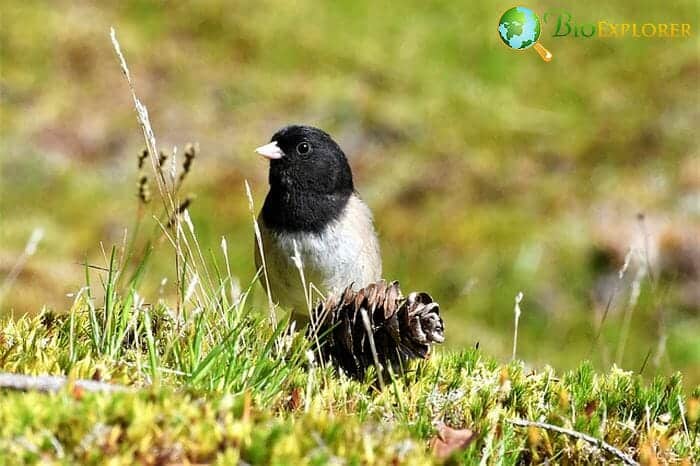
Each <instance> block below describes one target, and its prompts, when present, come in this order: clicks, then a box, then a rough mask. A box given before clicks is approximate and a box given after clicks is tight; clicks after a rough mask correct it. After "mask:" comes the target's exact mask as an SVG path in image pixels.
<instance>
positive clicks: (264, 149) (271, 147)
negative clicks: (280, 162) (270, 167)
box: [255, 141, 284, 160]
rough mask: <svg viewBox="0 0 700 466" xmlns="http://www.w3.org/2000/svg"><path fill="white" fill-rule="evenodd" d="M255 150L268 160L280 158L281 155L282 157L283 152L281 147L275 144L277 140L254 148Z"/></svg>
mask: <svg viewBox="0 0 700 466" xmlns="http://www.w3.org/2000/svg"><path fill="white" fill-rule="evenodd" d="M255 152H257V153H258V154H260V155H262V156H263V157H267V158H268V159H270V160H276V159H281V158H282V157H284V152H282V149H280V147H279V146H278V145H277V141H272V142H271V143H269V144H265V145H264V146H260V147H258V148H257V149H255Z"/></svg>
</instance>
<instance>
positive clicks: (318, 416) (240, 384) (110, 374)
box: [0, 259, 700, 465]
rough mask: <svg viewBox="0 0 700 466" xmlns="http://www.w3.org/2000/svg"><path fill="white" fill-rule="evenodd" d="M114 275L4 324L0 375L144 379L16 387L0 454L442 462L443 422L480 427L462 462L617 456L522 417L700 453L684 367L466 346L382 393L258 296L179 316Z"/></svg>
mask: <svg viewBox="0 0 700 466" xmlns="http://www.w3.org/2000/svg"><path fill="white" fill-rule="evenodd" d="M110 263H112V264H113V263H114V261H113V259H110ZM101 273H102V274H104V275H105V276H106V277H107V280H106V281H105V282H104V283H103V287H104V291H105V293H104V299H103V300H101V302H100V305H99V306H98V305H96V300H95V298H90V296H92V293H91V292H88V291H85V289H84V290H83V291H82V292H81V293H79V294H78V296H76V298H75V302H74V305H73V307H72V309H71V310H70V311H69V312H68V313H66V314H61V315H55V314H52V313H50V312H44V313H42V314H40V315H37V316H35V317H30V316H25V317H22V318H19V319H15V320H5V321H4V322H2V324H1V326H0V371H6V372H18V373H27V374H38V373H52V374H68V375H69V376H70V378H71V379H75V378H92V379H98V380H105V381H110V382H113V383H120V384H125V385H127V386H128V387H131V388H132V390H131V391H127V392H122V393H113V394H95V393H87V392H84V391H83V390H81V389H79V388H77V387H74V386H73V385H72V384H70V383H69V385H68V386H67V387H66V388H65V389H63V390H62V391H60V392H59V393H56V394H39V393H16V392H15V393H10V392H6V393H3V394H2V403H0V439H1V440H0V452H2V453H1V454H0V455H2V458H0V462H10V463H14V462H16V461H18V460H21V461H22V462H25V463H28V464H36V463H39V462H40V461H41V462H44V464H45V463H46V462H53V463H56V464H71V463H74V462H82V463H86V464H100V463H102V462H104V461H105V460H106V459H107V458H111V459H112V460H115V461H118V462H119V463H121V464H129V463H133V462H141V463H143V464H162V463H163V462H173V461H185V460H186V461H189V462H199V463H202V462H214V463H218V464H232V463H233V464H235V463H236V462H237V461H245V462H247V463H249V464H327V463H328V462H329V461H334V459H340V458H342V459H343V460H344V461H347V462H349V463H350V464H359V463H363V464H387V463H390V462H394V463H399V464H432V463H435V462H438V463H439V462H440V461H439V460H438V459H437V458H435V457H433V456H432V454H431V452H430V450H429V449H428V448H427V443H428V440H429V439H430V438H431V437H433V436H434V435H435V425H436V423H438V422H444V423H446V424H447V425H449V426H451V427H453V428H469V429H472V430H474V431H475V432H476V433H477V438H476V441H474V442H473V443H472V444H471V445H470V446H469V447H467V448H466V449H465V450H462V451H457V452H455V453H454V454H453V457H452V459H451V460H450V461H457V462H466V463H468V464H472V463H477V462H479V461H481V460H482V459H483V458H486V462H487V463H488V464H513V465H514V464H519V463H522V462H541V461H543V460H544V459H546V458H550V459H556V460H557V461H564V460H566V461H572V462H594V461H600V462H602V461H605V460H606V458H607V459H608V460H610V458H609V457H606V456H605V454H604V453H603V452H601V451H599V450H597V449H595V448H593V447H592V446H590V445H588V444H585V443H582V442H579V441H576V440H575V439H572V438H569V437H567V436H565V435H560V434H555V433H552V432H545V431H537V430H534V429H532V428H531V429H524V428H521V427H516V426H514V425H512V424H511V423H509V421H508V420H509V419H528V420H539V421H544V422H548V423H551V424H554V425H557V426H562V427H566V428H570V429H574V430H577V431H579V432H582V433H586V434H589V435H592V436H594V437H597V438H600V439H603V440H605V441H607V442H609V443H611V444H613V445H615V446H617V447H618V448H620V449H621V450H623V451H627V452H629V453H631V454H632V455H637V456H638V455H639V454H640V453H639V452H640V451H647V450H648V451H651V452H653V456H655V457H657V458H659V459H665V460H669V461H679V460H681V459H683V458H685V459H687V460H689V461H692V459H693V458H694V457H695V456H694V455H697V454H698V451H700V450H699V449H700V437H699V436H698V434H700V419H698V416H697V411H698V410H700V407H698V406H697V405H699V404H700V400H699V399H698V398H697V395H698V393H697V392H700V387H699V388H698V389H697V390H696V393H695V395H694V396H695V397H696V398H692V397H690V396H689V395H687V394H685V393H684V391H683V388H682V382H681V377H680V375H676V376H673V377H670V378H663V377H658V378H656V379H654V381H653V382H652V383H651V384H646V383H645V382H644V381H642V380H641V378H640V377H639V376H635V375H633V374H631V373H629V372H625V371H622V370H619V369H614V370H612V371H611V372H610V373H608V374H597V373H595V371H594V370H593V368H592V366H591V365H590V364H589V363H584V364H583V365H581V366H580V367H579V368H578V369H576V370H574V371H571V372H568V373H565V374H564V375H563V376H562V377H557V376H556V374H555V373H554V371H553V370H552V369H551V368H546V369H545V370H543V371H539V372H536V371H532V370H530V369H527V368H526V367H525V366H524V364H523V363H522V362H519V361H515V362H512V363H510V364H506V365H502V364H499V363H497V362H496V361H495V360H493V359H491V358H489V357H486V356H484V355H483V354H482V353H481V352H480V351H479V350H468V351H463V352H461V353H452V352H438V353H436V354H434V355H433V357H432V358H431V359H430V360H428V361H423V362H420V363H415V364H413V366H411V367H410V368H409V369H410V370H409V371H408V372H407V373H406V375H405V376H403V377H401V378H397V379H395V380H394V381H393V382H392V383H391V385H390V386H389V387H387V388H386V389H385V390H384V391H381V392H378V391H377V389H376V387H374V386H373V385H372V384H371V381H368V382H365V383H360V382H356V381H353V380H350V379H348V378H346V377H345V376H343V375H342V374H336V373H335V371H334V369H332V368H330V367H327V368H323V367H319V366H317V364H316V363H315V362H313V360H309V359H308V358H307V357H304V356H303V355H304V354H305V353H304V352H305V350H306V346H305V344H304V342H303V341H302V340H300V339H299V338H296V339H292V338H291V337H290V336H289V335H286V334H282V333H281V332H280V329H282V328H284V326H285V325H286V324H285V323H282V324H279V325H278V326H277V327H274V326H272V325H271V324H270V322H269V321H268V320H267V319H260V318H255V317H253V316H251V315H250V313H249V312H247V310H246V304H245V302H246V301H245V299H242V300H240V301H239V302H238V303H237V304H235V305H232V306H228V307H227V308H226V310H225V311H224V313H223V314H219V313H217V312H216V310H209V309H207V310H203V311H202V312H201V313H200V314H199V318H189V319H185V320H184V321H180V322H179V323H178V321H177V320H174V319H173V318H172V317H169V315H170V313H171V311H172V310H169V309H168V308H167V307H166V306H165V304H164V303H161V304H160V305H159V306H155V307H154V308H153V312H151V311H150V310H149V309H150V307H151V306H147V305H145V304H143V303H142V301H141V300H140V298H139V297H138V294H137V293H136V292H135V291H134V289H133V287H131V286H126V287H125V289H127V290H130V291H129V292H128V294H127V295H126V296H124V297H123V296H122V295H121V294H120V293H119V292H117V289H116V288H115V286H114V284H115V279H116V277H117V275H118V273H117V272H116V271H115V270H113V269H112V267H110V268H109V269H107V270H105V271H103V272H101ZM248 292H249V291H247V292H246V293H248ZM246 293H244V294H243V296H246ZM130 296H131V297H130ZM108 303H109V305H108ZM127 304H128V305H127ZM107 310H109V311H107ZM124 312H126V313H128V315H127V316H124V315H123V314H122V313H124ZM110 313H111V314H110ZM114 322H121V323H120V324H117V325H115V324H114ZM96 335H99V336H100V337H99V338H96ZM106 335H111V337H109V338H107V337H105V336H106ZM115 335H119V336H118V337H116V336H115ZM96 340H97V341H98V343H104V342H106V341H109V342H110V344H108V345H105V344H96ZM302 360H303V361H304V362H302ZM693 406H695V407H694V408H693ZM689 409H690V411H692V410H693V409H695V411H693V412H689ZM693 416H694V417H693ZM686 426H687V427H686Z"/></svg>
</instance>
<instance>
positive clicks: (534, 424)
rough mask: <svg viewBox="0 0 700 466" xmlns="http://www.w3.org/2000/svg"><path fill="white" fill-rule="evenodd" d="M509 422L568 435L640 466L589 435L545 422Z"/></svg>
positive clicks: (514, 420) (509, 420)
mask: <svg viewBox="0 0 700 466" xmlns="http://www.w3.org/2000/svg"><path fill="white" fill-rule="evenodd" d="M507 421H508V422H509V423H511V424H514V425H516V426H520V427H539V428H540V429H545V430H551V431H553V432H558V433H560V434H564V435H568V436H569V437H573V438H576V439H579V440H583V441H585V442H588V443H590V444H591V445H595V446H596V447H598V448H600V449H602V450H604V451H606V452H608V453H610V454H611V455H613V456H615V457H616V458H617V459H619V460H620V461H622V462H624V463H625V464H627V465H630V466H639V463H637V462H636V461H635V460H633V459H632V457H631V456H629V455H627V454H626V453H624V452H623V451H622V450H620V449H619V448H615V447H613V446H612V445H610V444H609V443H606V442H604V441H602V440H600V439H597V438H595V437H592V436H590V435H587V434H584V433H581V432H577V431H575V430H571V429H565V428H563V427H559V426H555V425H553V424H547V423H545V422H535V421H528V420H525V419H507Z"/></svg>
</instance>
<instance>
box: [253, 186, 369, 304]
mask: <svg viewBox="0 0 700 466" xmlns="http://www.w3.org/2000/svg"><path fill="white" fill-rule="evenodd" d="M261 231H262V236H263V248H264V253H265V261H266V266H267V275H268V277H269V280H270V289H271V292H272V297H273V300H274V301H276V302H278V303H279V304H280V305H281V306H283V307H287V308H292V309H295V310H296V311H297V312H299V313H306V311H307V306H306V300H305V297H304V292H303V287H302V285H301V277H300V274H299V271H298V270H297V268H296V267H295V265H294V262H293V260H292V256H293V255H294V252H295V250H294V243H295V242H296V247H297V250H298V253H299V257H300V258H301V261H302V265H303V270H304V276H305V279H306V282H307V285H308V284H309V283H313V285H315V286H316V287H317V288H318V289H319V290H321V292H323V293H324V294H328V293H334V292H340V291H342V290H343V289H344V288H345V287H347V286H349V285H350V284H351V283H353V284H354V286H355V287H356V288H359V287H363V286H365V285H367V284H369V283H371V282H375V281H377V280H379V279H380V278H381V274H382V265H381V257H380V253H379V244H378V241H377V235H376V233H375V231H374V226H373V224H372V215H371V212H370V210H369V208H368V207H367V206H366V205H365V204H364V202H362V201H361V200H360V199H359V198H358V197H357V196H355V195H353V196H351V197H350V199H349V200H348V204H347V206H346V209H345V211H344V213H343V215H342V216H341V217H340V218H339V219H338V220H335V221H333V222H331V223H330V224H329V225H328V226H326V228H325V229H324V230H323V231H322V232H321V233H306V232H299V233H283V234H277V233H275V232H272V231H270V230H268V229H266V228H265V227H264V225H261ZM256 262H257V261H256Z"/></svg>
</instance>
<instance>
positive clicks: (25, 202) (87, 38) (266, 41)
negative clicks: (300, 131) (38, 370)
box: [0, 0, 700, 383]
mask: <svg viewBox="0 0 700 466" xmlns="http://www.w3.org/2000/svg"><path fill="white" fill-rule="evenodd" d="M618 3H622V4H618V5H610V4H608V2H603V1H599V0H594V1H591V2H587V3H586V5H582V4H580V3H579V2H572V3H571V5H569V6H568V7H567V9H568V10H569V11H570V12H571V13H572V14H573V16H574V17H575V18H577V19H578V18H580V20H581V21H587V22H595V21H597V20H599V19H609V20H611V21H615V22H640V23H643V22H648V21H650V22H689V23H691V24H692V25H693V31H694V35H693V37H692V38H691V39H687V40H682V39H675V40H670V39H668V40H661V39H647V40H642V39H632V38H628V39H619V40H603V39H600V38H593V39H582V38H573V37H566V38H552V37H551V32H552V29H551V27H550V26H547V25H544V27H543V34H542V37H541V42H543V43H544V44H545V45H546V46H547V47H548V48H549V49H550V50H551V51H552V52H553V53H554V61H553V62H552V63H550V64H548V65H545V64H544V63H542V62H541V61H540V60H539V58H538V57H537V55H536V54H535V52H534V51H532V50H529V51H525V52H515V51H511V50H509V49H507V48H506V47H505V46H504V45H503V44H502V43H501V42H500V39H499V38H498V36H497V33H496V24H497V21H498V18H499V17H500V14H501V13H502V12H503V11H504V10H505V9H507V8H509V7H511V6H513V4H511V3H508V2H503V1H496V2H489V3H484V2H469V3H464V2H447V1H442V2H422V1H412V2H402V3H401V4H400V5H397V4H395V3H392V2H372V1H365V0H354V1H344V2H327V3H323V4H322V3H319V2H311V1H299V2H270V1H260V0H259V1H254V2H252V1H243V2H236V3H235V4H233V3H230V4H229V3H224V2H213V1H202V2H196V3H194V2H193V3H188V2H177V3H171V2H168V3H166V2H146V1H124V2H112V3H109V4H107V3H103V4H101V5H100V6H97V3H93V2H68V1H63V2H61V1H58V2H34V1H23V2H17V1H12V2H5V3H4V4H3V6H2V7H1V8H0V10H1V21H2V27H0V40H1V45H0V57H1V59H2V62H1V73H2V81H1V84H0V96H1V98H2V115H1V118H2V120H1V123H2V124H1V125H0V126H1V128H0V131H1V133H0V138H1V140H2V147H1V149H0V150H1V154H0V173H1V175H2V184H1V185H0V283H2V282H3V278H5V279H6V278H7V276H8V274H9V273H10V270H11V269H12V267H13V264H15V262H16V261H17V259H18V257H19V255H20V254H21V252H22V250H23V249H24V247H25V243H26V242H27V240H28V238H29V237H30V235H31V232H32V230H33V229H35V228H37V227H41V228H43V229H44V231H45V236H44V239H43V241H42V242H41V243H40V245H39V248H38V251H37V253H36V254H35V255H34V256H32V257H31V258H30V259H29V261H28V262H27V265H26V267H25V268H24V269H23V270H22V272H21V273H20V274H19V276H18V278H17V281H16V282H14V283H13V284H12V288H11V289H9V291H7V293H6V296H5V298H4V300H3V301H2V303H1V304H0V306H1V307H0V312H3V313H7V312H14V313H16V314H21V313H25V312H37V311H38V310H40V309H41V307H42V305H44V304H45V305H47V306H49V307H52V308H55V309H58V310H63V309H66V308H67V306H68V304H69V303H70V298H69V297H66V294H67V293H69V292H72V291H75V290H76V289H77V288H79V287H80V286H82V284H83V281H84V271H83V268H82V267H81V266H79V265H77V263H79V262H82V261H83V260H84V259H85V258H86V257H87V258H88V260H89V261H91V262H97V263H102V262H103V260H102V258H101V253H100V242H102V243H103V244H104V245H105V248H108V247H110V246H111V245H112V244H115V243H120V242H121V241H122V237H123V235H124V229H125V228H131V227H132V225H133V224H134V221H135V218H136V212H137V208H138V199H137V197H136V182H137V170H136V155H137V153H138V152H139V151H140V149H141V148H142V147H143V142H142V139H141V135H140V132H139V129H138V126H137V123H136V120H135V117H134V112H133V108H132V106H131V102H130V99H129V95H128V90H127V88H126V85H125V83H124V80H123V78H122V76H121V74H120V72H119V68H118V65H117V62H116V60H115V57H114V54H113V52H112V50H111V44H110V42H109V38H108V33H109V27H110V26H114V27H115V28H116V29H117V33H118V36H119V38H120V41H121V44H122V48H123V50H124V52H125V54H126V57H127V59H128V60H129V63H130V67H131V71H132V74H133V75H134V78H135V81H136V86H137V90H138V93H139V95H140V96H141V98H142V100H143V101H144V102H145V103H146V105H147V106H148V108H149V111H150V115H151V119H152V122H153V125H154V130H155V132H156V135H157V137H158V141H159V144H160V146H161V148H163V149H166V150H168V151H170V150H171V148H172V147H173V146H178V147H179V148H180V153H181V152H182V147H184V144H185V143H187V142H190V141H196V142H198V143H199V148H200V156H199V157H198V159H197V160H196V164H195V167H194V170H193V172H192V174H191V175H192V176H191V179H189V180H188V186H187V192H188V193H189V192H191V193H193V194H195V195H196V196H197V197H196V199H195V201H194V203H193V205H192V209H191V215H192V217H193V219H194V221H195V223H196V225H197V228H198V231H199V235H200V239H201V240H202V242H203V245H204V246H205V247H207V248H209V247H210V248H212V249H217V250H218V245H219V242H220V239H221V236H222V235H225V236H226V238H227V240H228V245H229V253H230V256H231V257H230V258H231V264H232V267H233V268H234V269H235V270H234V272H235V273H236V274H237V275H238V276H240V278H241V283H243V284H244V285H245V284H247V283H249V281H250V279H251V277H252V275H253V264H252V256H251V253H250V249H251V236H252V233H251V225H250V216H249V214H248V212H247V201H246V199H245V191H244V188H243V180H244V179H248V180H250V182H251V183H252V186H253V189H254V195H255V199H256V201H257V203H258V205H259V204H260V203H261V202H262V199H263V196H264V194H265V192H266V174H267V167H266V165H265V164H264V163H263V162H262V161H261V160H259V159H258V158H257V157H256V156H255V154H254V153H253V152H252V149H253V148H254V147H256V146H258V145H260V144H262V143H265V142H267V140H268V139H269V137H270V135H271V134H272V133H273V131H274V130H275V129H277V128H278V127H280V126H282V125H285V124H287V123H291V122H304V123H308V124H313V125H316V126H320V127H322V128H325V129H327V130H328V131H329V132H331V133H332V134H333V135H334V136H335V137H336V139H337V140H338V141H339V142H340V144H341V146H342V147H343V148H344V149H345V151H346V153H347V154H348V155H349V157H350V159H351V164H352V165H353V167H354V171H355V177H356V184H357V186H358V189H359V191H360V193H361V194H362V196H363V197H364V198H365V199H366V201H367V202H368V203H369V205H370V206H371V207H372V208H373V210H374V212H375V217H376V223H377V226H378V229H379V231H380V235H381V241H382V246H383V254H384V260H385V271H386V276H387V278H392V279H398V280H400V281H401V284H402V288H403V289H404V290H410V289H421V290H428V291H430V292H431V294H432V295H433V296H434V297H435V298H436V299H437V300H438V301H439V302H440V303H441V304H442V307H443V309H444V310H445V319H446V326H447V331H448V342H449V344H450V345H451V346H452V347H455V348H457V347H463V346H472V345H474V344H476V343H477V342H479V344H480V345H481V347H482V348H484V349H485V350H486V351H488V352H490V353H492V354H495V355H498V356H500V357H501V358H504V359H505V358H507V357H509V355H510V352H511V345H512V334H513V299H514V297H515V295H516V294H517V293H518V292H519V291H523V293H524V294H525V298H524V300H523V302H522V304H521V305H522V309H523V315H522V317H521V326H520V336H519V344H518V355H519V356H520V357H523V358H524V359H525V360H527V361H530V362H531V363H532V364H534V365H541V364H545V363H548V364H552V365H555V366H557V367H562V368H569V367H573V366H575V365H577V363H578V361H580V360H581V359H583V358H586V357H590V358H592V359H593V360H594V362H595V363H596V364H598V365H601V366H607V365H610V364H612V363H613V362H614V361H615V360H620V361H621V363H622V366H623V367H625V368H627V369H630V370H640V368H642V367H643V368H644V372H645V374H653V373H654V372H656V371H659V372H664V373H666V372H670V371H673V370H682V371H683V372H684V373H685V375H686V377H687V379H688V381H690V382H691V383H693V382H694V383H697V382H700V338H698V335H700V291H699V287H700V285H699V284H698V273H699V271H698V267H699V265H698V264H699V263H700V259H699V257H698V255H699V254H700V252H699V251H700V246H699V245H698V237H700V234H699V230H700V207H699V205H700V163H699V159H698V157H699V156H700V154H699V146H698V130H697V128H698V118H699V116H700V111H699V107H700V105H699V104H700V100H699V97H698V95H699V94H698V84H699V77H700V61H699V52H698V39H697V34H696V33H695V31H696V30H697V28H698V27H700V24H699V22H698V19H699V18H698V10H697V5H696V4H695V2H692V1H681V2H673V3H669V2H664V3H662V4H660V3H658V2H653V1H651V0H645V1H643V2H618ZM528 6H530V7H532V8H533V9H534V10H535V11H537V12H539V13H542V12H544V11H546V10H547V9H548V8H550V7H553V6H554V3H553V2H539V3H538V4H537V5H534V4H530V5H528ZM556 6H557V7H561V5H560V4H557V5H556ZM640 213H643V214H644V218H643V220H640V219H639V218H638V214H640ZM145 218H146V219H148V215H146V216H145ZM149 228H150V226H149ZM629 247H635V248H636V249H635V251H637V252H635V253H634V254H632V256H631V260H630V265H629V267H628V269H627V272H626V273H625V275H624V276H623V279H622V280H618V278H617V271H618V270H619V269H620V268H621V267H622V265H623V262H624V258H625V255H626V253H627V250H628V248H629ZM160 249H161V251H157V252H156V255H155V258H154V262H153V263H152V265H151V267H150V271H149V273H148V276H149V277H150V280H151V285H150V286H151V289H152V290H153V293H154V294H155V293H156V290H157V288H158V284H159V282H160V280H161V278H162V277H166V276H169V274H170V273H171V270H172V260H171V257H170V255H169V254H167V248H162V247H161V248H160ZM159 252H162V254H159ZM647 264H649V265H650V267H646V269H645V266H646V265H647ZM640 267H641V270H640ZM616 290H617V291H616ZM165 292H166V293H167V292H168V286H166V287H165ZM612 294H615V299H614V300H612V301H611V305H610V306H609V307H610V311H609V313H608V317H607V320H606V322H605V325H604V326H603V329H602V333H601V337H600V339H596V334H597V333H598V322H599V321H600V319H601V317H602V315H603V314H604V313H605V307H606V305H607V302H608V300H609V297H610V296H611V295H612ZM260 302H261V303H262V302H263V300H262V299H261V300H260ZM630 302H632V305H630V304H629V303H630ZM630 309H631V311H630ZM626 310H627V311H626ZM626 322H629V329H630V330H629V336H628V337H625V333H626V330H625V329H626V326H627V324H626Z"/></svg>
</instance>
